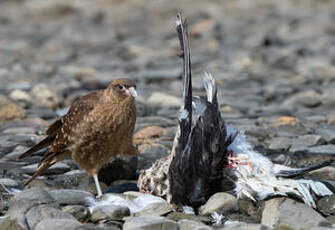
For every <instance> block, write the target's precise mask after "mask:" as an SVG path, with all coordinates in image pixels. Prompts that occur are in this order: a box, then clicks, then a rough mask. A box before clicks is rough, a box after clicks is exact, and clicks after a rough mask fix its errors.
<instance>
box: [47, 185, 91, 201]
mask: <svg viewBox="0 0 335 230" xmlns="http://www.w3.org/2000/svg"><path fill="white" fill-rule="evenodd" d="M49 193H50V195H51V196H52V197H53V198H54V199H55V200H57V202H58V203H59V204H61V205H63V204H81V205H84V204H85V202H86V199H87V198H89V197H90V198H93V195H92V194H91V193H90V192H87V191H83V190H75V189H57V190H52V191H49Z"/></svg>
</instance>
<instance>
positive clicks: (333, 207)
mask: <svg viewBox="0 0 335 230" xmlns="http://www.w3.org/2000/svg"><path fill="white" fill-rule="evenodd" d="M317 207H318V210H320V211H321V212H322V213H323V214H325V215H327V216H328V215H334V214H335V195H331V196H326V197H322V198H321V199H320V200H319V201H318V204H317Z"/></svg>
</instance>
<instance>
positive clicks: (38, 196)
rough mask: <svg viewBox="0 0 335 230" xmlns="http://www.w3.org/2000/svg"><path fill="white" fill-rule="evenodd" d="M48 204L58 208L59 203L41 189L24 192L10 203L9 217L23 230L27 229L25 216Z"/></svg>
mask: <svg viewBox="0 0 335 230" xmlns="http://www.w3.org/2000/svg"><path fill="white" fill-rule="evenodd" d="M42 204H46V205H48V206H50V207H54V208H58V207H59V205H58V203H57V202H56V201H55V200H54V199H53V198H52V197H51V196H50V194H49V193H48V192H47V191H45V190H43V189H41V188H37V187H36V188H31V189H28V190H24V191H22V192H21V193H19V194H17V195H15V196H14V197H13V198H12V199H11V200H10V202H9V209H8V211H7V216H9V218H10V219H14V220H16V222H17V223H18V224H19V225H20V226H21V227H23V228H26V227H27V221H26V217H25V214H26V213H27V212H29V210H31V209H34V208H36V207H38V206H39V205H42Z"/></svg>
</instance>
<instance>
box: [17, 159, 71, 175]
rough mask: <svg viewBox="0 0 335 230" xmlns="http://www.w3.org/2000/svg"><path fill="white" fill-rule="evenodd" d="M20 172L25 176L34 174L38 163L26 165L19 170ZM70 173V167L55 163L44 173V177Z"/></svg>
mask: <svg viewBox="0 0 335 230" xmlns="http://www.w3.org/2000/svg"><path fill="white" fill-rule="evenodd" d="M21 169H22V172H24V173H27V174H34V173H35V172H36V171H37V169H38V163H37V164H32V165H27V166H24V167H22V168H21ZM68 171H70V167H69V166H68V165H66V164H64V163H62V162H57V163H55V164H54V165H52V166H51V167H50V168H48V169H47V170H45V171H44V174H45V175H50V174H61V173H65V172H68Z"/></svg>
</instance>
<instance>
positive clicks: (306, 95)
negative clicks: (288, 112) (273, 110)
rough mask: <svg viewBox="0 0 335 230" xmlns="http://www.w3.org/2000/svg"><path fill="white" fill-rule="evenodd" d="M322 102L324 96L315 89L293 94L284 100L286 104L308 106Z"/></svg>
mask: <svg viewBox="0 0 335 230" xmlns="http://www.w3.org/2000/svg"><path fill="white" fill-rule="evenodd" d="M321 103H322V97H321V95H320V94H319V93H317V92H316V91H314V90H308V91H303V92H299V93H296V94H293V95H292V96H290V97H289V98H287V99H286V100H285V101H284V102H283V105H284V106H297V105H303V106H306V107H316V106H318V105H320V104H321Z"/></svg>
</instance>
